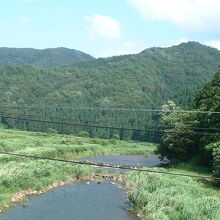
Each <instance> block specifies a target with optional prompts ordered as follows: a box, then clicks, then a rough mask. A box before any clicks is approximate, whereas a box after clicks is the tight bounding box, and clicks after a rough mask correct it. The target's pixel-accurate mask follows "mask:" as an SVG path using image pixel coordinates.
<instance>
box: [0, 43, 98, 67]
mask: <svg viewBox="0 0 220 220" xmlns="http://www.w3.org/2000/svg"><path fill="white" fill-rule="evenodd" d="M89 59H94V58H93V57H92V56H91V55H89V54H86V53H84V52H81V51H79V50H75V49H69V48H65V47H58V48H47V49H34V48H11V47H1V48H0V66H4V65H10V64H22V65H36V66H39V67H44V68H51V67H58V66H65V65H70V64H73V63H76V62H81V61H86V60H89Z"/></svg>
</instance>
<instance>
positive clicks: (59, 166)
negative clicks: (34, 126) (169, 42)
mask: <svg viewBox="0 0 220 220" xmlns="http://www.w3.org/2000/svg"><path fill="white" fill-rule="evenodd" d="M154 148H155V146H154V145H153V144H150V143H149V144H148V143H140V144H138V143H134V142H126V141H118V140H102V139H91V138H80V137H76V136H67V135H58V134H46V133H35V132H22V131H14V130H6V129H1V128H0V152H13V153H20V154H26V155H35V156H43V157H51V158H61V159H77V158H85V157H94V156H101V155H118V154H144V153H145V152H146V153H148V154H152V153H153V151H154ZM92 173H93V170H92V168H90V167H88V166H80V165H73V164H64V163H60V162H54V161H42V160H35V159H30V158H20V157H15V156H8V155H0V209H1V208H2V207H5V206H7V205H8V204H9V202H10V200H11V198H12V197H13V195H15V193H17V192H20V191H24V190H27V189H32V190H41V189H44V188H45V187H47V186H48V185H51V184H53V183H54V182H61V181H65V180H67V179H68V178H69V177H75V178H78V179H80V178H84V177H87V178H89V177H91V175H92Z"/></svg>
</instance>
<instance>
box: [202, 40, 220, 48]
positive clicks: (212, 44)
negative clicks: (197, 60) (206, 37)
mask: <svg viewBox="0 0 220 220" xmlns="http://www.w3.org/2000/svg"><path fill="white" fill-rule="evenodd" d="M205 45H207V46H210V47H214V48H216V49H218V50H220V40H211V41H206V42H205Z"/></svg>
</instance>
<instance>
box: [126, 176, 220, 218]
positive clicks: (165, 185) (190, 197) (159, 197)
mask: <svg viewBox="0 0 220 220" xmlns="http://www.w3.org/2000/svg"><path fill="white" fill-rule="evenodd" d="M126 186H127V188H128V190H129V195H128V197H129V202H130V204H131V205H132V207H133V208H134V209H135V210H136V211H137V212H138V214H139V215H140V216H141V217H142V218H143V219H150V220H151V219H152V220H157V219H158V220H165V219H166V220H168V219H176V220H177V219H194V220H207V219H210V220H218V219H219V216H220V199H219V197H216V196H210V195H209V192H208V190H207V189H206V188H205V187H204V186H203V185H202V183H199V182H197V181H195V180H193V179H192V178H190V177H176V176H170V175H161V174H154V173H145V172H139V173H135V172H129V173H128V174H127V175H126Z"/></svg>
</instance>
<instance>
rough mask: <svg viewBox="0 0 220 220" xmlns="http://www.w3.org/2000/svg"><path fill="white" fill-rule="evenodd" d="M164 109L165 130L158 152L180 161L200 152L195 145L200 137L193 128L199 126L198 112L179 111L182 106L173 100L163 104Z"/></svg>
mask: <svg viewBox="0 0 220 220" xmlns="http://www.w3.org/2000/svg"><path fill="white" fill-rule="evenodd" d="M162 110H163V111H164V112H162V113H161V119H162V122H163V123H162V125H163V126H164V128H165V132H164V134H163V136H162V139H161V143H160V145H159V146H158V149H157V152H158V153H159V154H160V155H161V156H162V157H165V156H166V157H168V158H169V159H175V160H179V161H182V160H183V161H184V160H189V159H191V158H192V157H193V156H195V155H196V154H198V149H197V148H196V147H195V146H196V145H197V141H198V140H197V139H198V138H197V136H195V135H194V129H193V128H195V127H197V126H198V121H197V114H194V113H188V112H178V110H180V108H178V107H177V106H176V105H175V103H174V102H172V101H169V102H168V103H167V104H165V105H163V106H162ZM167 111H174V112H167ZM175 111H176V112H175Z"/></svg>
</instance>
